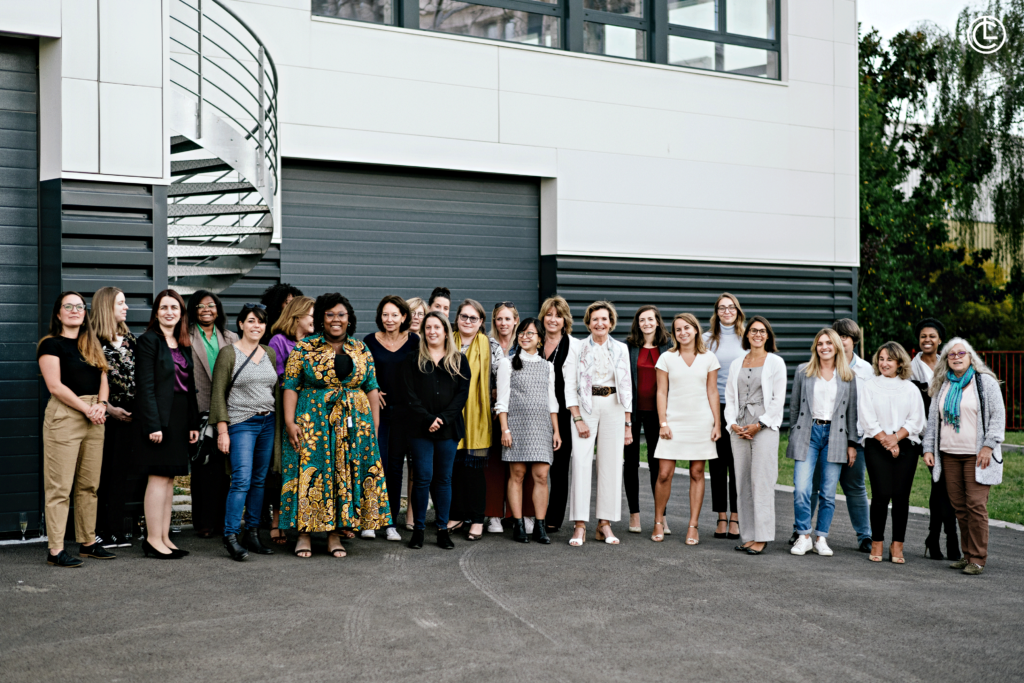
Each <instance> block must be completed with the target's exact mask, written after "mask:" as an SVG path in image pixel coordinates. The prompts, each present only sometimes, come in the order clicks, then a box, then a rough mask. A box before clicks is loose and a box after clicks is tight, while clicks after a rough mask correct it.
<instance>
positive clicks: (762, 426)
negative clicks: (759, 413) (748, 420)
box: [757, 420, 768, 429]
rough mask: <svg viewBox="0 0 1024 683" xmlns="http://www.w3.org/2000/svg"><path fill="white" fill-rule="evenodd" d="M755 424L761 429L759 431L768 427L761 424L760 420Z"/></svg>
mask: <svg viewBox="0 0 1024 683" xmlns="http://www.w3.org/2000/svg"><path fill="white" fill-rule="evenodd" d="M757 424H758V426H760V427H761V429H768V425H766V424H765V423H764V422H761V421H760V420H758V421H757Z"/></svg>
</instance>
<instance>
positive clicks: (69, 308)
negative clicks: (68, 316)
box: [61, 304, 85, 313]
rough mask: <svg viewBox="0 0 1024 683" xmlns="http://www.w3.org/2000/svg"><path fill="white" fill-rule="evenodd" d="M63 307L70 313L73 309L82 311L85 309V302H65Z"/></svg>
mask: <svg viewBox="0 0 1024 683" xmlns="http://www.w3.org/2000/svg"><path fill="white" fill-rule="evenodd" d="M61 308H63V309H64V310H65V311H67V312H68V313H70V312H71V311H77V312H79V313H81V312H82V311H84V310H85V304H63V305H62V306H61Z"/></svg>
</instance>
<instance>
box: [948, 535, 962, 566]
mask: <svg viewBox="0 0 1024 683" xmlns="http://www.w3.org/2000/svg"><path fill="white" fill-rule="evenodd" d="M946 559H948V560H952V561H953V562H956V561H957V560H959V559H960V539H958V538H957V537H956V536H953V535H950V534H946Z"/></svg>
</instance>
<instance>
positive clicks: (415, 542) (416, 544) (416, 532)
mask: <svg viewBox="0 0 1024 683" xmlns="http://www.w3.org/2000/svg"><path fill="white" fill-rule="evenodd" d="M409 547H410V548H412V549H413V550H419V549H420V548H422V547H423V529H413V530H412V538H410V539H409Z"/></svg>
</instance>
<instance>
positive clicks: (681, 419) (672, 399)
mask: <svg viewBox="0 0 1024 683" xmlns="http://www.w3.org/2000/svg"><path fill="white" fill-rule="evenodd" d="M672 341H673V347H672V350H671V351H669V352H668V353H664V354H662V355H661V357H660V358H658V364H657V365H656V366H655V368H656V369H657V371H658V421H659V422H660V423H661V438H662V441H660V442H659V443H658V450H657V452H656V453H655V458H656V459H657V460H658V483H657V486H656V488H655V491H654V510H655V514H657V512H658V511H659V510H661V511H662V513H661V514H662V516H661V517H659V518H657V519H655V522H654V534H653V535H652V536H651V540H653V541H657V542H660V541H662V540H664V529H665V519H664V510H665V506H666V505H667V504H668V499H669V496H671V495H672V475H673V474H675V467H676V460H689V461H690V526H689V528H688V529H687V530H686V545H697V544H698V543H699V542H700V534H699V532H698V531H697V520H698V518H699V517H700V508H701V506H702V505H703V504H704V461H705V460H714V459H715V458H717V457H718V452H717V450H716V449H715V442H716V441H718V439H719V437H720V436H721V434H722V430H721V413H720V411H719V398H718V369H719V367H721V366H720V365H719V362H718V358H717V357H716V356H715V354H713V353H711V352H710V351H708V349H707V347H706V346H705V345H704V340H703V339H702V338H701V330H700V323H699V322H698V321H697V318H696V317H695V316H694V315H692V314H690V313H680V314H679V315H677V316H676V317H675V320H673V321H672Z"/></svg>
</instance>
